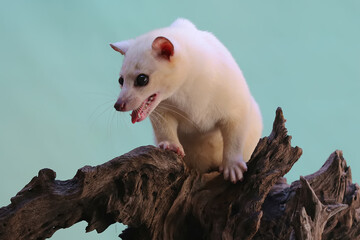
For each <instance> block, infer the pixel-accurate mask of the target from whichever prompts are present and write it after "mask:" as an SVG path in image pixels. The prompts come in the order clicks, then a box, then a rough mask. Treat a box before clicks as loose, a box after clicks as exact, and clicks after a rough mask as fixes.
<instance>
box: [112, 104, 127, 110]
mask: <svg viewBox="0 0 360 240" xmlns="http://www.w3.org/2000/svg"><path fill="white" fill-rule="evenodd" d="M125 105H126V103H124V102H122V103H120V102H116V103H115V105H114V108H115V109H116V111H120V112H123V111H125Z"/></svg>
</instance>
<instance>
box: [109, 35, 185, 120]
mask: <svg viewBox="0 0 360 240" xmlns="http://www.w3.org/2000/svg"><path fill="white" fill-rule="evenodd" d="M110 46H111V47H112V48H113V49H114V50H115V51H117V52H119V53H121V54H122V55H124V57H125V58H124V61H123V65H122V68H121V72H120V77H119V84H120V88H121V91H120V95H119V97H118V100H117V101H116V103H115V105H114V107H115V109H116V110H117V111H122V112H123V111H131V110H132V114H131V121H132V123H135V122H140V121H142V120H144V119H145V118H146V117H147V116H148V115H149V114H150V113H151V112H152V111H153V110H154V109H155V108H156V106H157V105H158V104H159V103H160V102H161V101H162V100H164V99H166V98H168V97H169V96H171V95H172V94H173V93H174V91H176V88H177V87H178V86H179V80H178V79H177V78H179V76H177V74H176V72H177V70H176V69H177V67H176V57H177V53H176V51H175V47H174V44H173V42H172V41H170V40H169V39H168V38H166V37H163V36H157V37H151V36H148V35H144V36H141V37H139V38H137V39H134V40H127V41H122V42H117V43H112V44H110Z"/></svg>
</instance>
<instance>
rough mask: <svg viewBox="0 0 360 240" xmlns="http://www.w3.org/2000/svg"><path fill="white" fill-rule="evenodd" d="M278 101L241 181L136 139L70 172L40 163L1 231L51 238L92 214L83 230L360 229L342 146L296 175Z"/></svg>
mask: <svg viewBox="0 0 360 240" xmlns="http://www.w3.org/2000/svg"><path fill="white" fill-rule="evenodd" d="M290 140H291V137H290V136H288V135H287V130H286V128H285V119H284V117H283V114H282V111H281V109H280V108H279V109H278V110H277V112H276V118H275V121H274V126H273V131H272V133H271V134H270V136H269V137H265V138H262V139H261V140H260V141H259V144H258V146H257V147H256V149H255V151H254V153H253V155H252V158H251V160H250V161H249V162H248V171H247V172H246V173H245V177H244V181H243V182H239V183H237V184H232V183H230V182H227V181H224V180H223V177H222V176H221V175H220V174H219V173H218V172H211V173H208V174H202V175H200V174H198V173H197V172H195V171H192V172H188V171H186V170H185V167H184V164H183V162H182V161H181V159H179V158H178V157H177V155H176V154H174V153H172V152H169V151H163V150H161V149H158V148H155V147H153V146H146V147H140V148H137V149H135V150H133V151H131V152H129V153H127V154H125V155H123V156H120V157H117V158H115V159H113V160H111V161H109V162H107V163H104V164H102V165H99V166H96V167H90V166H85V167H83V168H81V169H79V170H78V172H77V173H76V175H75V177H74V178H73V179H71V180H67V181H59V180H55V177H56V174H55V172H54V171H52V170H50V169H43V170H40V171H39V174H38V176H37V177H34V178H33V179H32V180H31V181H30V183H29V184H27V185H26V186H25V187H24V188H23V189H22V190H21V191H20V192H19V193H18V194H17V195H16V196H15V197H13V198H12V199H11V204H10V205H8V206H6V207H3V208H1V209H0V239H7V240H11V239H16V240H21V239H26V240H28V239H45V238H49V237H51V236H52V235H53V233H54V232H55V231H57V230H58V229H60V228H67V227H70V226H72V225H73V224H75V223H77V222H79V221H83V220H85V221H87V222H88V226H87V228H86V231H92V230H94V229H95V230H96V231H97V232H99V233H100V232H102V231H104V230H105V229H106V228H107V227H108V226H109V225H111V224H113V223H114V222H121V223H123V224H126V225H128V228H127V229H126V230H125V231H124V232H123V233H122V234H121V235H120V237H121V238H122V239H126V240H130V239H170V240H171V239H314V240H316V239H360V196H359V195H360V193H359V192H360V191H359V186H358V185H357V184H353V183H352V180H351V171H350V168H349V167H347V166H346V162H345V160H344V158H343V156H342V153H341V152H340V151H336V152H334V153H333V154H331V155H330V157H329V159H328V160H327V161H326V162H325V164H324V165H323V167H322V168H321V169H320V170H319V171H317V172H316V173H314V174H312V175H309V176H305V177H301V178H300V181H295V182H293V183H292V184H291V185H288V184H287V183H286V180H285V179H284V178H283V176H284V175H285V174H286V173H287V172H288V171H289V170H290V169H291V167H292V166H293V164H294V163H295V162H296V161H297V160H298V159H299V158H300V156H301V153H302V150H301V149H300V148H298V147H295V148H294V147H292V146H291V143H290Z"/></svg>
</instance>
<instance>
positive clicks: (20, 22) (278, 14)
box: [0, 0, 360, 239]
mask: <svg viewBox="0 0 360 240" xmlns="http://www.w3.org/2000/svg"><path fill="white" fill-rule="evenodd" d="M0 4H1V5H0V161H1V164H0V206H5V205H8V204H9V203H10V198H11V197H12V196H14V195H15V194H16V193H17V192H18V191H19V190H20V189H21V188H22V187H23V186H24V185H25V184H27V183H28V182H29V181H30V179H31V178H32V177H33V176H35V175H37V172H38V170H39V169H42V168H45V167H47V168H51V169H53V170H54V171H56V173H57V178H58V179H61V180H65V179H69V178H72V177H73V176H74V175H75V173H76V170H77V169H78V168H80V167H82V166H84V165H98V164H102V163H104V162H105V161H107V160H110V159H112V158H113V157H116V156H118V155H121V154H123V153H125V152H127V151H129V150H131V149H133V148H135V147H137V146H141V145H147V144H152V143H153V137H152V129H151V125H150V122H149V120H146V121H144V122H142V123H138V124H135V125H132V124H131V122H130V117H129V115H128V114H120V113H117V112H115V110H114V109H113V107H112V106H113V104H114V101H115V99H116V97H117V95H118V92H119V86H118V83H117V79H118V72H119V70H120V66H121V62H122V56H121V55H120V54H117V53H116V52H114V51H113V50H112V49H111V48H110V47H109V45H108V43H110V42H115V41H119V40H124V39H128V38H132V37H136V36H138V35H139V34H142V33H145V32H147V31H149V30H152V29H154V28H159V27H164V26H168V25H169V24H171V23H172V22H173V21H174V20H175V19H176V18H177V17H185V18H189V19H190V20H191V21H193V22H194V23H195V24H196V25H197V26H198V28H199V29H203V30H208V31H211V32H213V33H214V34H215V35H216V36H217V37H218V38H219V39H220V40H221V41H222V42H223V43H224V44H225V45H226V46H227V47H228V48H229V50H230V51H231V52H232V54H233V56H234V57H235V59H236V60H237V62H238V63H239V65H240V67H241V68H242V70H243V72H244V75H245V77H246V79H247V81H248V84H249V86H250V88H251V91H252V93H253V95H254V96H255V98H256V99H257V101H258V103H259V105H260V107H261V110H262V113H263V119H264V131H263V136H265V135H269V133H270V131H271V127H272V123H273V120H274V116H275V110H276V108H277V107H278V106H281V107H282V108H283V111H284V115H285V118H286V119H287V124H286V126H287V128H288V130H289V134H290V135H292V136H293V141H292V143H293V145H294V146H295V145H298V146H300V147H301V148H302V149H303V151H304V153H303V156H302V157H301V159H300V160H299V161H298V162H297V163H296V164H295V166H294V167H293V169H292V170H291V172H290V173H289V174H288V175H287V178H288V181H289V182H291V181H294V180H297V179H298V178H299V176H300V175H307V174H310V173H313V172H314V171H316V170H318V169H319V168H320V167H321V166H322V164H323V163H324V161H325V160H326V159H327V157H328V156H329V155H330V154H331V153H332V152H333V151H334V150H336V149H341V150H343V151H344V156H345V158H346V160H347V163H348V164H349V165H350V166H351V168H352V172H353V180H354V182H358V183H359V182H360V172H359V171H358V169H359V167H360V163H359V158H360V154H359V151H358V144H359V142H358V137H359V133H360V127H359V122H360V113H359V103H360V94H359V90H360V1H357V0H352V1H350V0H349V1H338V0H337V1H335V0H324V1H310V0H306V1H293V0H288V1H280V0H275V1H250V0H248V1H238V0H236V1H235V0H234V1H211V0H204V1H165V0H164V1H144V0H139V1H95V0H88V1H70V0H65V1H55V0H46V1H45V0H42V1H40V0H33V1H18V0H13V1H10V0H9V1H3V0H1V1H0ZM85 226H86V223H84V222H82V223H79V224H77V225H75V226H74V227H71V228H69V229H65V230H59V231H58V232H56V233H55V234H54V236H53V237H52V239H118V238H117V235H118V234H120V233H121V230H122V229H123V226H122V225H121V224H117V225H112V226H110V227H109V228H108V229H107V230H106V231H105V232H104V233H102V234H100V235H98V234H96V232H91V233H86V234H85V230H84V229H85Z"/></svg>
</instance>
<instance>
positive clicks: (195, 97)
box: [117, 19, 262, 182]
mask: <svg viewBox="0 0 360 240" xmlns="http://www.w3.org/2000/svg"><path fill="white" fill-rule="evenodd" d="M159 36H163V37H165V38H167V39H168V40H169V41H170V42H171V43H172V44H173V46H174V55H173V56H172V57H171V58H170V60H169V61H167V60H165V59H159V58H157V57H156V53H154V50H153V49H152V48H151V46H152V42H153V41H154V39H155V38H157V37H159ZM117 46H120V47H121V46H125V47H124V49H125V50H122V51H123V52H124V53H123V54H125V59H124V62H123V66H122V69H121V76H123V78H124V85H123V87H122V91H121V92H120V96H119V99H118V102H121V103H123V102H126V106H127V107H126V109H125V111H128V110H134V109H136V108H138V107H139V106H140V105H141V103H142V102H143V101H144V100H145V99H147V98H148V97H149V96H151V95H152V94H154V93H157V94H158V96H157V98H156V101H155V103H154V106H156V108H155V110H153V109H152V110H153V111H152V112H151V114H150V115H149V117H150V120H151V122H152V125H153V128H154V133H155V138H156V142H157V144H158V145H159V146H160V147H162V148H165V149H171V150H173V151H176V152H178V153H179V154H180V155H182V154H183V153H184V152H185V157H184V161H185V163H186V164H187V166H188V167H190V168H195V169H198V170H199V171H200V172H206V171H208V170H210V169H214V168H219V167H220V170H222V171H223V172H224V177H225V179H230V180H231V181H233V182H236V181H238V180H241V179H242V178H243V172H244V171H246V164H245V162H244V161H248V160H249V159H250V156H251V154H252V152H253V150H254V148H255V146H256V144H257V143H258V141H259V138H260V136H261V132H262V119H261V113H260V110H259V107H258V105H257V103H256V102H255V100H254V98H253V97H252V95H251V93H250V91H249V88H248V86H247V84H246V81H245V79H244V77H243V74H242V72H241V70H240V68H239V67H238V65H237V64H236V62H235V60H234V59H233V57H232V56H231V54H230V52H229V51H228V50H227V49H226V48H225V47H224V45H223V44H222V43H221V42H220V41H219V40H218V39H217V38H216V37H215V36H214V35H213V34H211V33H209V32H205V31H200V30H198V29H197V28H196V27H195V26H194V24H192V23H191V22H190V21H188V20H185V19H178V20H176V21H175V22H174V23H173V24H172V25H171V26H170V27H167V28H162V29H158V30H154V31H152V32H149V33H147V34H145V35H142V36H140V37H138V38H136V39H133V40H129V41H126V44H117ZM140 73H145V74H147V75H149V79H150V80H149V84H148V85H147V86H145V87H134V81H135V78H136V76H137V75H138V74H140Z"/></svg>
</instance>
